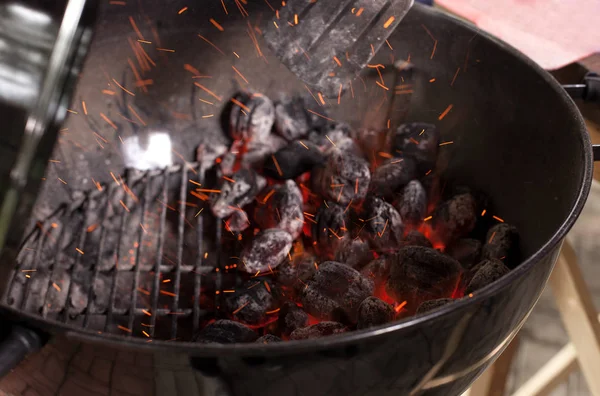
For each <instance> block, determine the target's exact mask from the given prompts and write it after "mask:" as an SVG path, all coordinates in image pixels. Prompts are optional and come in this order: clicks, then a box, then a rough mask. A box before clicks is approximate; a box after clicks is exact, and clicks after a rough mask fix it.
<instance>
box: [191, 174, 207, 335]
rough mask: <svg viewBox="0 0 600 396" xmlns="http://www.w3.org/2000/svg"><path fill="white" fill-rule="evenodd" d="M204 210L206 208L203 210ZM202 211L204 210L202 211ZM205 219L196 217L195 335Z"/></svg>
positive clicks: (199, 179)
mask: <svg viewBox="0 0 600 396" xmlns="http://www.w3.org/2000/svg"><path fill="white" fill-rule="evenodd" d="M204 175H205V173H204V169H203V168H202V167H201V168H200V174H199V175H198V183H200V184H201V185H203V184H204ZM203 209H204V208H203ZM201 210H202V209H201ZM203 236H204V218H203V216H201V215H200V214H197V215H196V239H197V242H198V252H197V254H198V256H197V257H196V266H195V268H194V316H193V318H192V322H193V324H192V326H193V330H194V333H196V332H197V331H199V330H200V297H201V292H202V277H201V276H200V274H201V270H202V259H203V257H204V255H203V250H204V238H203Z"/></svg>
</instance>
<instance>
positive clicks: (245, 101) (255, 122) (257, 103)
mask: <svg viewBox="0 0 600 396" xmlns="http://www.w3.org/2000/svg"><path fill="white" fill-rule="evenodd" d="M232 102H233V106H232V107H231V110H230V111H231V112H230V114H229V128H230V131H229V132H230V134H231V137H232V138H233V139H234V140H246V141H252V140H255V141H263V140H264V139H266V138H267V137H268V136H269V134H270V133H271V129H272V128H273V123H274V122H275V107H274V106H273V102H272V101H271V99H269V98H268V97H266V96H265V95H263V94H260V93H247V92H241V93H238V94H237V95H235V96H234V97H233V99H232Z"/></svg>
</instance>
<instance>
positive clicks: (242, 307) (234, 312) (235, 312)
mask: <svg viewBox="0 0 600 396" xmlns="http://www.w3.org/2000/svg"><path fill="white" fill-rule="evenodd" d="M248 304H250V301H248V302H247V303H246V304H244V305H242V306H241V307H239V308H238V309H236V310H235V311H233V314H234V315H235V314H237V313H238V312H240V311H241V310H242V309H244V308H245V307H246V305H248Z"/></svg>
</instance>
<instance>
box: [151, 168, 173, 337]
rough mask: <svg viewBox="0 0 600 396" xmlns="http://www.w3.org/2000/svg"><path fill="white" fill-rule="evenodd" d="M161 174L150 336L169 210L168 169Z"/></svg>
mask: <svg viewBox="0 0 600 396" xmlns="http://www.w3.org/2000/svg"><path fill="white" fill-rule="evenodd" d="M163 176H164V178H165V180H164V184H163V188H162V192H161V200H162V202H163V204H164V207H163V208H162V212H161V214H160V226H159V230H158V249H157V251H156V264H155V266H154V282H153V286H152V297H151V299H152V303H151V304H152V311H151V313H152V316H151V317H150V326H151V327H150V328H149V333H150V337H154V333H155V329H156V317H157V316H158V315H155V313H156V311H157V309H158V297H159V293H160V266H161V264H162V260H163V249H164V243H165V235H164V234H165V223H166V220H167V210H169V208H167V200H168V196H167V190H168V188H169V170H168V169H165V171H164V172H163Z"/></svg>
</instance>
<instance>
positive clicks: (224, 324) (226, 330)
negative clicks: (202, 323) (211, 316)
mask: <svg viewBox="0 0 600 396" xmlns="http://www.w3.org/2000/svg"><path fill="white" fill-rule="evenodd" d="M257 338H258V334H256V333H255V332H254V330H252V329H251V328H249V327H246V326H244V325H243V324H241V323H239V322H234V321H233V320H217V321H216V322H213V323H211V324H209V325H208V326H206V327H205V328H203V329H202V330H201V331H200V332H199V333H197V334H196V335H195V336H194V339H193V341H194V342H199V343H203V344H210V343H217V344H235V343H237V342H254V341H256V339H257Z"/></svg>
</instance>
